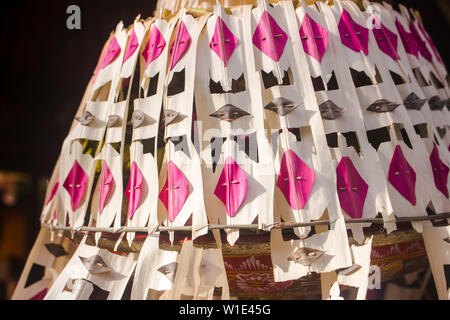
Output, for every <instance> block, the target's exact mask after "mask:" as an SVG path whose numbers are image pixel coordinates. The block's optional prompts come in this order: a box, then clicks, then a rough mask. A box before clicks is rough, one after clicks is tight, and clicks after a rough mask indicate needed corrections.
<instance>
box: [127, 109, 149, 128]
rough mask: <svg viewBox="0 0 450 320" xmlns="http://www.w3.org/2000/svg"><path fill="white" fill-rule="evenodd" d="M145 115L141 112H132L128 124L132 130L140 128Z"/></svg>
mask: <svg viewBox="0 0 450 320" xmlns="http://www.w3.org/2000/svg"><path fill="white" fill-rule="evenodd" d="M144 120H145V113H143V112H142V111H141V110H134V111H133V114H132V116H131V120H130V121H129V122H128V123H129V124H131V125H133V128H134V129H137V128H140V127H141V126H142V125H143V124H144Z"/></svg>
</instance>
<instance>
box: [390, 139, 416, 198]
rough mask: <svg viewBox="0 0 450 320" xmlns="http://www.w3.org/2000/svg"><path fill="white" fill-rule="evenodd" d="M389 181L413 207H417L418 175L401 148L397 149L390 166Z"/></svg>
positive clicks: (397, 147)
mask: <svg viewBox="0 0 450 320" xmlns="http://www.w3.org/2000/svg"><path fill="white" fill-rule="evenodd" d="M388 180H389V182H390V183H391V184H392V186H393V187H394V188H395V189H396V190H397V191H398V192H399V193H400V194H401V195H402V196H403V197H404V198H405V199H406V200H408V201H409V202H411V204H412V205H413V206H415V205H416V173H415V172H414V169H413V168H412V167H411V166H410V164H409V163H408V161H407V160H406V158H405V156H404V155H403V151H402V148H401V147H400V146H396V147H395V151H394V155H393V156H392V160H391V164H390V166H389V172H388Z"/></svg>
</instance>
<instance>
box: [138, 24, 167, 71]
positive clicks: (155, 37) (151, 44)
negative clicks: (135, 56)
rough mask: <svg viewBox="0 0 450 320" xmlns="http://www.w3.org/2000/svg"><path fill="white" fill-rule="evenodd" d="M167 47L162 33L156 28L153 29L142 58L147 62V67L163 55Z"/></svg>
mask: <svg viewBox="0 0 450 320" xmlns="http://www.w3.org/2000/svg"><path fill="white" fill-rule="evenodd" d="M165 46H166V41H165V40H164V37H163V36H162V34H161V32H160V31H159V29H158V28H157V27H156V26H153V27H152V31H150V36H149V38H148V42H147V46H146V47H145V49H144V51H143V52H142V57H143V58H144V60H145V63H146V65H145V66H146V67H147V66H148V65H149V64H150V63H152V62H153V61H155V60H156V59H158V57H159V56H160V55H161V53H162V52H163V51H164V48H165Z"/></svg>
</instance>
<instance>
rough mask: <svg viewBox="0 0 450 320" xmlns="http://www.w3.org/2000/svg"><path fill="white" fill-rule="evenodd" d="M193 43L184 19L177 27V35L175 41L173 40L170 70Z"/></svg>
mask: <svg viewBox="0 0 450 320" xmlns="http://www.w3.org/2000/svg"><path fill="white" fill-rule="evenodd" d="M190 44H191V36H190V35H189V32H188V30H187V29H186V26H185V25H184V22H183V21H180V24H179V25H178V28H177V35H176V36H175V41H174V42H173V45H172V49H171V54H172V56H171V57H170V70H172V69H173V68H174V67H175V65H176V64H177V63H178V61H179V60H180V59H181V57H182V56H183V55H184V54H185V53H186V51H187V50H188V49H189V46H190Z"/></svg>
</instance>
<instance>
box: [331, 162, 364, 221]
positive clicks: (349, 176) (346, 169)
mask: <svg viewBox="0 0 450 320" xmlns="http://www.w3.org/2000/svg"><path fill="white" fill-rule="evenodd" d="M336 178H337V183H336V185H337V191H338V196H339V203H340V204H341V208H342V209H343V210H344V211H345V213H347V214H348V215H349V216H350V217H352V218H354V219H360V218H361V217H362V215H363V211H364V203H365V201H366V197H367V191H368V189H369V186H368V184H367V183H366V182H365V181H364V179H363V178H362V177H361V176H360V174H359V173H358V171H357V170H356V168H355V166H354V165H353V162H352V160H351V159H350V158H349V157H342V159H341V161H340V162H339V165H338V166H337V169H336Z"/></svg>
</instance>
